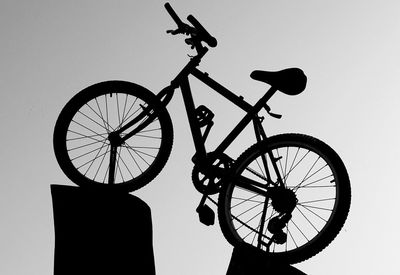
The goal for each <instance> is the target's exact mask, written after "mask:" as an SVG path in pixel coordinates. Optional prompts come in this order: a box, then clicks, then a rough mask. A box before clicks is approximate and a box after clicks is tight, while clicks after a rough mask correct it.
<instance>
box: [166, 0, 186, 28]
mask: <svg viewBox="0 0 400 275" xmlns="http://www.w3.org/2000/svg"><path fill="white" fill-rule="evenodd" d="M164 7H165V9H166V10H167V12H168V13H169V15H170V16H171V17H172V19H173V20H174V21H175V23H176V25H178V28H181V27H183V25H184V23H183V22H182V20H181V19H180V18H179V16H178V15H177V14H176V12H175V11H174V9H173V8H172V7H171V5H170V4H169V3H165V5H164Z"/></svg>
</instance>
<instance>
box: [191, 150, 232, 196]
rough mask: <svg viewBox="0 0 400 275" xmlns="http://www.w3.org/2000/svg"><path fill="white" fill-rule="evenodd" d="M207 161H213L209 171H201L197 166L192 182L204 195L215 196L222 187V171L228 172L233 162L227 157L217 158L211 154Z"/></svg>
mask: <svg viewBox="0 0 400 275" xmlns="http://www.w3.org/2000/svg"><path fill="white" fill-rule="evenodd" d="M207 159H209V160H210V161H211V160H213V162H212V164H210V165H208V166H209V168H207V169H200V167H199V165H195V166H194V167H193V171H192V182H193V185H194V187H195V188H196V190H197V191H198V192H200V193H202V194H207V195H214V194H217V193H218V192H219V190H220V189H221V186H222V182H223V181H222V177H221V169H222V170H228V169H230V168H231V167H232V164H233V160H232V159H231V158H230V157H229V156H227V155H225V154H220V155H219V156H215V153H209V154H208V155H207Z"/></svg>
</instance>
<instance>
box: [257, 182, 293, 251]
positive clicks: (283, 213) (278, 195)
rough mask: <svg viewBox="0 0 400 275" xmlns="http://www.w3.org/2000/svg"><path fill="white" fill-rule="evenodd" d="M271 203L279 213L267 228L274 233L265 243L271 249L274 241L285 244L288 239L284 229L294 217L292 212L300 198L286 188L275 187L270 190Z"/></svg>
mask: <svg viewBox="0 0 400 275" xmlns="http://www.w3.org/2000/svg"><path fill="white" fill-rule="evenodd" d="M270 192H271V205H272V207H273V208H274V210H275V211H276V212H278V215H277V216H275V217H273V218H272V219H270V220H269V222H268V225H267V229H268V231H269V232H270V233H271V234H272V237H271V238H269V242H268V243H263V245H264V246H266V248H267V251H268V250H269V248H270V246H271V244H272V243H276V244H284V243H286V241H287V233H285V232H284V231H283V229H284V228H285V227H286V226H287V224H288V222H289V221H290V219H291V218H292V212H293V210H294V209H295V208H296V205H297V202H298V199H297V197H296V194H295V193H294V192H293V191H292V190H290V189H286V188H282V187H275V188H273V189H271V190H270Z"/></svg>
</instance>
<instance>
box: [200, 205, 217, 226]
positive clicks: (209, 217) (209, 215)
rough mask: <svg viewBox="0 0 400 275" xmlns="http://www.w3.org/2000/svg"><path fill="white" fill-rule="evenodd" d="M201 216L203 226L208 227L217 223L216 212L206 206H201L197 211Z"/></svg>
mask: <svg viewBox="0 0 400 275" xmlns="http://www.w3.org/2000/svg"><path fill="white" fill-rule="evenodd" d="M196 211H197V213H198V214H199V219H200V222H201V223H202V224H205V225H207V226H210V225H213V224H214V222H215V213H214V211H213V210H212V209H211V208H210V207H209V206H208V205H206V204H203V205H201V206H199V207H198V208H197V209H196Z"/></svg>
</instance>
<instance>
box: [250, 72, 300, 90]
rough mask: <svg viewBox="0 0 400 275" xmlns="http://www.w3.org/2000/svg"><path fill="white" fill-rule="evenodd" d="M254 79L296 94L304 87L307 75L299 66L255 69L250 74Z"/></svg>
mask: <svg viewBox="0 0 400 275" xmlns="http://www.w3.org/2000/svg"><path fill="white" fill-rule="evenodd" d="M250 77H251V78H252V79H254V80H258V81H262V82H265V83H267V84H269V85H271V86H272V87H274V88H276V89H277V90H279V91H281V92H282V93H284V94H287V95H298V94H300V93H301V92H302V91H304V89H305V88H306V84H307V76H306V75H305V74H304V72H303V71H302V70H301V69H299V68H289V69H285V70H281V71H277V72H268V71H260V70H256V71H253V72H252V73H251V74H250Z"/></svg>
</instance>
